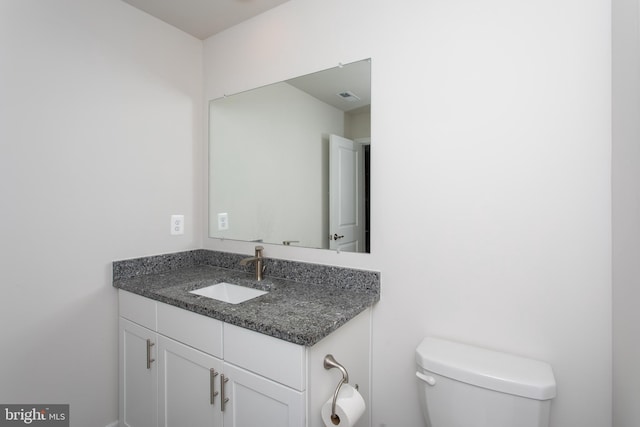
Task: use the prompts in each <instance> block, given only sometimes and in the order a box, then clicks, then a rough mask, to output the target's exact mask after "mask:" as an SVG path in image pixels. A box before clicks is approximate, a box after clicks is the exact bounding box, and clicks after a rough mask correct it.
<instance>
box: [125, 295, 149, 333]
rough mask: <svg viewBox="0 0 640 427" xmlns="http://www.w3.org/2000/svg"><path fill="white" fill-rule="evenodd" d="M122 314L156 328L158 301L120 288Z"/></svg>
mask: <svg viewBox="0 0 640 427" xmlns="http://www.w3.org/2000/svg"><path fill="white" fill-rule="evenodd" d="M118 307H119V311H120V316H122V317H124V318H126V319H129V320H131V321H132V322H135V323H137V324H138V325H142V326H144V327H145V328H149V329H151V330H153V331H155V330H156V326H157V323H156V302H155V301H153V300H151V299H149V298H146V297H143V296H140V295H136V294H132V293H131V292H127V291H123V290H118Z"/></svg>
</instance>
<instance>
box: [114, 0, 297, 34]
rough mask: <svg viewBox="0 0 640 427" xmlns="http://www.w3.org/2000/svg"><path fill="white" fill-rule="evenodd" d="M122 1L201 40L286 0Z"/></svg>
mask: <svg viewBox="0 0 640 427" xmlns="http://www.w3.org/2000/svg"><path fill="white" fill-rule="evenodd" d="M123 1H124V2H126V3H129V4H130V5H132V6H134V7H136V8H138V9H140V10H143V11H145V12H147V13H148V14H150V15H153V16H155V17H156V18H158V19H161V20H162V21H164V22H166V23H168V24H171V25H173V26H174V27H177V28H179V29H181V30H182V31H185V32H187V33H189V34H191V35H192V36H194V37H197V38H199V39H201V40H204V39H206V38H207V37H210V36H212V35H214V34H216V33H219V32H220V31H223V30H225V29H227V28H229V27H233V26H234V25H236V24H238V23H240V22H242V21H246V20H247V19H250V18H253V17H254V16H256V15H259V14H261V13H262V12H265V11H267V10H269V9H272V8H274V7H276V6H278V5H280V4H282V3H286V2H287V1H288V0H179V1H176V0H123Z"/></svg>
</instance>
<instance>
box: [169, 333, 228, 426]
mask: <svg viewBox="0 0 640 427" xmlns="http://www.w3.org/2000/svg"><path fill="white" fill-rule="evenodd" d="M158 339H159V344H158V362H159V365H158V366H159V367H158V369H159V372H158V380H159V384H160V389H159V403H158V413H159V415H158V418H159V424H158V425H159V426H162V427H203V426H206V427H221V426H222V411H221V407H220V388H219V387H220V375H221V373H220V371H221V370H222V361H221V360H220V359H217V358H215V357H213V356H210V355H208V354H206V353H203V352H201V351H198V350H196V349H194V348H192V347H188V346H186V345H184V344H181V343H179V342H177V341H174V340H172V339H169V338H166V337H164V336H162V335H159V337H158Z"/></svg>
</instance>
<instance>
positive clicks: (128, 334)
mask: <svg viewBox="0 0 640 427" xmlns="http://www.w3.org/2000/svg"><path fill="white" fill-rule="evenodd" d="M119 326H120V425H121V426H124V427H156V425H157V415H156V407H157V404H158V375H157V365H156V363H155V361H154V360H153V359H154V356H153V355H154V354H155V351H154V348H153V347H154V346H155V344H156V341H157V334H156V333H155V332H153V331H151V330H149V329H147V328H144V327H142V326H140V325H137V324H135V323H133V322H130V321H128V320H127V319H124V318H122V317H121V318H120V325H119Z"/></svg>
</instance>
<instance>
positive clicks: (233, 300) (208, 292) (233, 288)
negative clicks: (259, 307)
mask: <svg viewBox="0 0 640 427" xmlns="http://www.w3.org/2000/svg"><path fill="white" fill-rule="evenodd" d="M189 293H191V294H196V295H201V296H203V297H207V298H213V299H216V300H218V301H223V302H228V303H229V304H240V303H241V302H245V301H248V300H250V299H252V298H255V297H259V296H260V295H264V294H266V293H268V292H267V291H261V290H260V289H253V288H248V287H246V286H238V285H234V284H231V283H226V282H222V283H218V284H215V285H211V286H206V287H204V288H200V289H194V290H193V291H189Z"/></svg>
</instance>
